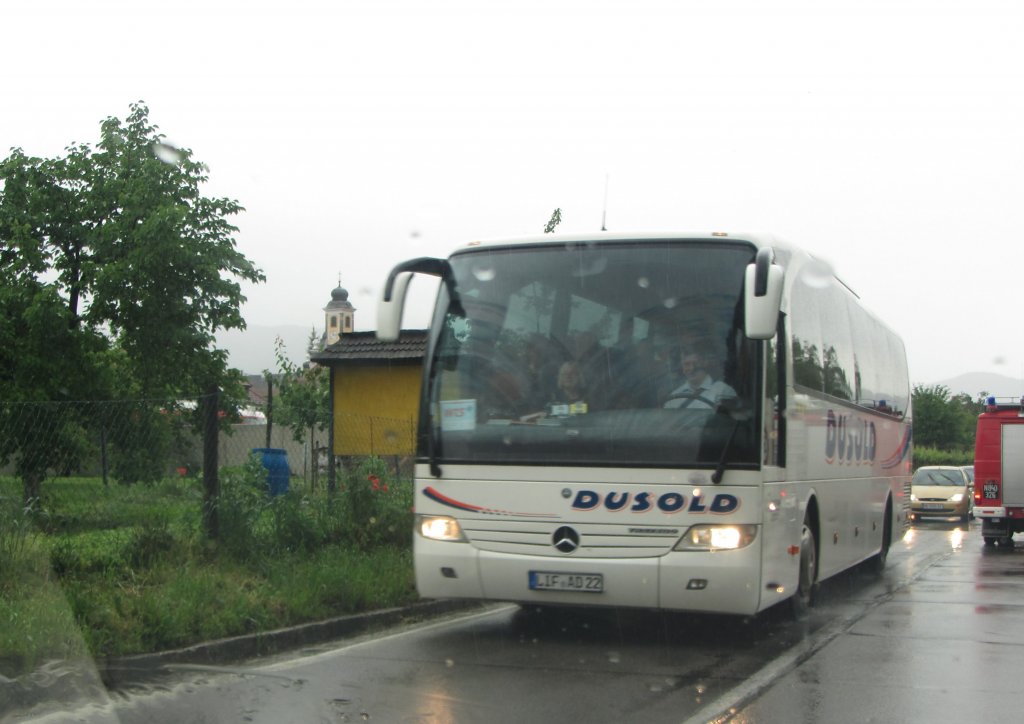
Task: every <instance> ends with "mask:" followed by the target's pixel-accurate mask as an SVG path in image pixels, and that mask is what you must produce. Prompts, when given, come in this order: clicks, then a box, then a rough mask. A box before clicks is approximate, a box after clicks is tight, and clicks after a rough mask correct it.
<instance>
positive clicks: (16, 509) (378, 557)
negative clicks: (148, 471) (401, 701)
mask: <svg viewBox="0 0 1024 724" xmlns="http://www.w3.org/2000/svg"><path fill="white" fill-rule="evenodd" d="M221 485H222V497H221V503H220V508H219V512H220V517H221V523H222V535H221V537H220V539H219V540H217V541H209V540H207V539H205V538H204V536H203V535H202V532H201V528H200V503H201V500H202V494H201V489H200V487H199V483H198V481H195V480H187V479H179V480H168V481H165V482H163V483H161V484H159V485H155V486H132V487H122V486H110V487H108V486H104V485H103V484H102V482H101V481H98V480H95V479H88V478H77V479H76V478H71V479H61V480H53V481H48V482H47V484H46V486H45V488H44V497H43V499H42V500H40V501H36V502H35V503H34V504H33V505H32V506H28V507H26V506H23V505H22V504H21V503H20V500H19V494H20V481H17V480H15V479H13V478H0V675H4V676H8V677H16V676H18V675H20V674H22V673H25V672H27V671H30V670H32V669H33V668H35V667H37V666H38V665H39V664H41V663H42V662H44V661H47V660H52V659H66V658H73V657H78V656H82V655H85V656H91V657H93V658H101V657H107V656H120V655H127V654H137V653H148V652H153V651H161V650H167V649H173V648H178V647H181V646H187V645H190V644H194V643H198V642H201V641H208V640H211V639H217V638H222V637H227V636H235V635H239V634H244V633H252V632H257V631H268V630H272V629H276V628H281V627H285V626H290V625H295V624H299V623H304V622H309V621H316V620H323V619H325V618H330V617H333V616H339V615H343V614H347V613H358V612H363V611H369V610H375V609H379V608H388V607H392V606H400V605H404V604H406V603H410V602H412V601H414V600H416V598H417V596H416V593H415V589H414V583H413V573H412V560H411V551H410V545H409V539H410V537H411V536H410V533H409V531H410V530H411V513H410V508H411V482H409V481H400V480H392V479H390V477H389V476H388V472H387V469H386V467H385V466H383V464H380V463H379V462H375V461H372V460H371V461H368V463H367V464H365V465H364V466H363V467H362V468H361V469H360V470H358V471H356V472H355V473H353V474H352V475H350V476H348V478H347V479H346V480H345V481H344V490H343V491H342V492H340V493H338V494H335V495H334V496H330V497H328V496H327V495H326V494H324V493H322V492H321V493H319V494H315V493H313V492H311V491H301V490H292V491H290V492H289V493H287V494H286V495H282V496H277V497H274V498H271V497H270V496H268V495H267V494H266V492H265V491H266V485H265V475H264V473H263V472H262V468H261V467H260V466H259V465H258V464H253V465H249V466H246V467H244V468H240V469H235V470H228V471H225V473H224V475H222V483H221ZM16 501H17V502H16Z"/></svg>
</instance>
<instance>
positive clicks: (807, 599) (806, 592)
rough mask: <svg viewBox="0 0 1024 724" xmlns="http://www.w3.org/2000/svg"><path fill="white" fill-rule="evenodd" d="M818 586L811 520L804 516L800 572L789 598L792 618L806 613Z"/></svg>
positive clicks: (815, 546)
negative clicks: (794, 588)
mask: <svg viewBox="0 0 1024 724" xmlns="http://www.w3.org/2000/svg"><path fill="white" fill-rule="evenodd" d="M817 588H818V547H817V544H816V543H815V540H814V530H813V529H812V528H811V522H810V521H809V520H808V519H807V518H804V524H803V528H802V529H801V530H800V573H799V575H798V578H797V585H796V591H795V592H794V593H793V595H792V596H790V598H789V609H790V612H791V613H792V614H793V617H794V618H801V617H803V616H805V615H806V614H807V609H809V608H810V607H811V606H813V605H814V594H815V593H816V592H817Z"/></svg>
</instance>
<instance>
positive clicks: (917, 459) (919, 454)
mask: <svg viewBox="0 0 1024 724" xmlns="http://www.w3.org/2000/svg"><path fill="white" fill-rule="evenodd" d="M924 465H957V466H961V465H974V450H965V449H959V450H940V449H938V448H934V447H925V446H920V447H914V469H915V470H916V469H917V468H919V467H922V466H924Z"/></svg>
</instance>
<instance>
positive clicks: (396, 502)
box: [345, 457, 412, 550]
mask: <svg viewBox="0 0 1024 724" xmlns="http://www.w3.org/2000/svg"><path fill="white" fill-rule="evenodd" d="M345 499H346V503H347V505H346V516H345V522H346V538H347V539H348V540H349V541H351V542H352V543H354V544H355V545H356V546H358V547H359V548H362V549H364V550H365V549H367V548H370V547H373V546H378V545H392V546H398V547H408V546H409V544H410V538H411V535H412V533H411V531H412V481H410V480H405V481H403V480H397V479H395V478H393V477H392V475H391V473H390V471H389V470H388V466H387V464H386V463H385V462H384V461H383V460H381V459H380V458H377V457H370V458H367V459H366V460H364V461H362V462H361V463H360V464H359V466H358V467H357V468H356V469H355V471H353V472H351V473H349V474H348V475H347V476H346V482H345Z"/></svg>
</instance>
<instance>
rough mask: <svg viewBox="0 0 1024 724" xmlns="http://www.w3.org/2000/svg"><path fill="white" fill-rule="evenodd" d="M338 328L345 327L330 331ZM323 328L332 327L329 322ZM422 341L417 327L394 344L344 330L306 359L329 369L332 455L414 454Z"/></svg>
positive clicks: (424, 336) (371, 334)
mask: <svg viewBox="0 0 1024 724" xmlns="http://www.w3.org/2000/svg"><path fill="white" fill-rule="evenodd" d="M339 289H340V287H339ZM342 291H344V290H342ZM337 292H338V290H335V293H337ZM332 296H333V295H332ZM339 296H340V295H339ZM344 296H345V298H346V299H347V296H348V295H347V292H346V293H345V295H344ZM335 298H336V299H337V297H335ZM349 309H351V305H350V306H349ZM325 311H327V312H328V317H329V316H330V314H331V312H330V311H329V310H325ZM345 321H348V320H345ZM349 323H350V322H349ZM339 327H340V328H341V329H344V327H345V324H344V323H342V324H341V325H335V327H334V328H335V329H338V328H339ZM327 329H328V330H331V329H332V328H331V326H330V319H328V326H327ZM426 343H427V330H422V329H419V330H404V331H403V332H402V333H401V335H400V337H399V338H398V339H397V340H396V341H394V342H381V341H379V340H378V339H377V336H376V333H375V332H343V333H342V334H340V335H339V336H338V338H337V340H336V341H335V342H333V343H332V344H328V345H327V346H326V347H325V348H324V350H323V351H322V352H317V353H314V354H312V355H311V356H310V359H311V360H312V361H313V362H316V363H317V364H320V365H324V366H327V367H329V368H330V370H331V407H332V410H333V413H334V426H333V429H332V431H331V438H332V440H331V445H330V446H331V448H332V449H333V450H334V454H335V455H413V454H414V453H415V451H416V419H417V416H418V414H419V404H420V381H421V377H422V374H423V355H424V351H425V349H426Z"/></svg>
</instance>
